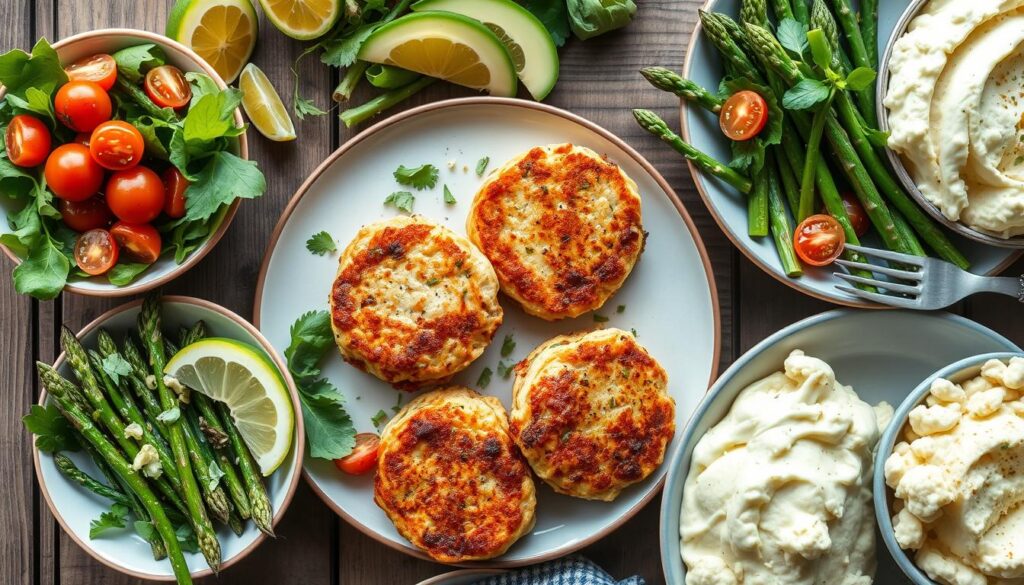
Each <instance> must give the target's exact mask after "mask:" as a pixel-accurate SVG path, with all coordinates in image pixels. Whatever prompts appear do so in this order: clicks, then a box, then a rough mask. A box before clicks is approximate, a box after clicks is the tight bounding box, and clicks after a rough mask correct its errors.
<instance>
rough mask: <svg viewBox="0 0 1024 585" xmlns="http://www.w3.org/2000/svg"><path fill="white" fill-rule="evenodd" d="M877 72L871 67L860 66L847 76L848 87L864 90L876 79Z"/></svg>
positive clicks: (854, 89)
mask: <svg viewBox="0 0 1024 585" xmlns="http://www.w3.org/2000/svg"><path fill="white" fill-rule="evenodd" d="M876 76H877V74H876V73H875V70H874V69H871V68H870V67H858V68H856V69H854V70H853V71H851V72H850V74H849V75H847V76H846V87H847V88H849V89H851V90H853V91H862V90H865V89H867V88H868V86H870V85H871V84H872V83H874V81H875V77H876Z"/></svg>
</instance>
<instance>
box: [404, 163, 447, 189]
mask: <svg viewBox="0 0 1024 585" xmlns="http://www.w3.org/2000/svg"><path fill="white" fill-rule="evenodd" d="M394 176H395V180H396V181H398V184H399V185H405V186H406V187H415V188H416V190H417V191H422V190H423V189H433V188H434V186H435V185H437V167H435V166H434V165H432V164H425V165H420V166H418V167H415V168H408V167H406V166H405V165H401V166H399V167H398V170H396V171H395V172H394Z"/></svg>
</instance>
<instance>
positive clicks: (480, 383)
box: [476, 367, 493, 388]
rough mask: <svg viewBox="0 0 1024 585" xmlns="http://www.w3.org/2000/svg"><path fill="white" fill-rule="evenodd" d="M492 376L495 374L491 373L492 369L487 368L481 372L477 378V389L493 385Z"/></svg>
mask: <svg viewBox="0 0 1024 585" xmlns="http://www.w3.org/2000/svg"><path fill="white" fill-rule="evenodd" d="M492 374H493V372H491V368H487V367H485V368H484V370H483V371H482V372H480V377H479V378H477V380H476V385H477V387H479V388H486V387H487V385H488V384H490V383H491V375H492Z"/></svg>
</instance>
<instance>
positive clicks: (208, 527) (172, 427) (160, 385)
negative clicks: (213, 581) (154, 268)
mask: <svg viewBox="0 0 1024 585" xmlns="http://www.w3.org/2000/svg"><path fill="white" fill-rule="evenodd" d="M160 326H161V325H160V301H159V300H158V299H157V297H156V296H152V295H151V296H148V297H146V299H145V300H144V301H143V302H142V311H141V312H140V313H139V331H140V332H141V334H142V340H143V343H144V344H145V346H146V348H147V349H148V350H149V363H150V368H151V370H150V371H151V372H152V373H153V376H154V377H155V378H156V387H157V393H158V395H159V396H160V405H161V406H162V407H163V409H164V411H168V410H170V409H172V408H174V407H175V406H176V405H177V402H178V401H177V397H176V396H175V395H174V393H173V392H171V391H170V390H169V389H168V388H167V386H166V385H164V380H163V372H164V359H165V357H164V344H163V335H162V333H161V331H160ZM164 426H165V427H166V428H167V434H168V439H169V440H170V443H171V450H172V451H173V452H174V459H175V462H176V463H177V466H178V472H179V474H180V475H181V487H182V492H183V495H184V497H185V503H186V505H187V506H188V512H189V516H190V518H191V521H192V528H193V530H194V531H195V533H196V539H197V541H198V543H199V549H200V550H201V551H202V552H203V556H204V557H206V562H207V564H208V565H210V568H211V569H213V571H214V573H216V572H218V571H219V570H220V558H221V557H220V543H219V542H218V541H217V535H216V533H215V532H214V530H213V525H212V524H210V519H209V517H208V516H207V515H206V508H205V507H204V506H203V501H202V498H201V496H200V494H199V486H197V485H196V479H195V477H194V476H193V475H192V466H191V465H190V463H189V453H188V447H187V446H186V444H185V436H184V432H183V431H182V428H181V427H182V424H181V420H180V418H179V419H178V420H172V421H165V423H164Z"/></svg>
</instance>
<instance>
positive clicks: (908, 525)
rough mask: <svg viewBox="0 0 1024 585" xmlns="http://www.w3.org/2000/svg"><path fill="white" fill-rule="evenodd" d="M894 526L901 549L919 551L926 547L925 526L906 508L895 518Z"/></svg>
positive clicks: (893, 520)
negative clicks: (923, 546)
mask: <svg viewBox="0 0 1024 585" xmlns="http://www.w3.org/2000/svg"><path fill="white" fill-rule="evenodd" d="M892 525H893V528H895V529H896V542H898V543H900V547H901V548H912V549H918V548H921V546H922V545H924V524H922V523H921V521H920V520H918V518H917V516H914V515H913V514H911V513H910V511H909V510H907V509H906V508H904V509H902V510H900V513H899V514H896V515H895V516H893V519H892Z"/></svg>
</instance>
